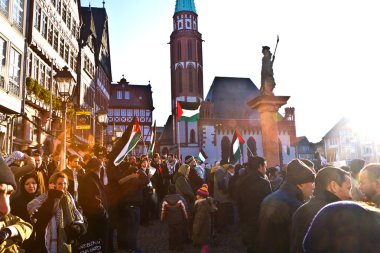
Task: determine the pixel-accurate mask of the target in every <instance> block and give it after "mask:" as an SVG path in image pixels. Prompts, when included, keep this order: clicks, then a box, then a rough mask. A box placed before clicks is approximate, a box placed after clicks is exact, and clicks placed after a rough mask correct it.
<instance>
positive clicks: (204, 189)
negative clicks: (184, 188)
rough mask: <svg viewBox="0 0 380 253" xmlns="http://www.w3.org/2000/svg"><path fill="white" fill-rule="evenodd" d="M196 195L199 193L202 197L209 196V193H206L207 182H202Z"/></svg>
mask: <svg viewBox="0 0 380 253" xmlns="http://www.w3.org/2000/svg"><path fill="white" fill-rule="evenodd" d="M197 195H199V196H201V197H204V198H207V197H208V196H209V194H208V185H207V184H203V185H202V187H201V188H199V189H198V191H197Z"/></svg>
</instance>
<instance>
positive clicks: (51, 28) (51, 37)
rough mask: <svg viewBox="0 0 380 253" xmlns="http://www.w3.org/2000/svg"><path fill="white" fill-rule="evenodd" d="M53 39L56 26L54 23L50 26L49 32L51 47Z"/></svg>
mask: <svg viewBox="0 0 380 253" xmlns="http://www.w3.org/2000/svg"><path fill="white" fill-rule="evenodd" d="M53 37H54V26H53V24H52V23H50V24H49V30H48V38H47V40H48V42H49V44H50V45H51V46H53Z"/></svg>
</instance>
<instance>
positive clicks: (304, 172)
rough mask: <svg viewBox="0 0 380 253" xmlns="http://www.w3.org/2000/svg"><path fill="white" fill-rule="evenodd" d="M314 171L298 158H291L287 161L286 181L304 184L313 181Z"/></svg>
mask: <svg viewBox="0 0 380 253" xmlns="http://www.w3.org/2000/svg"><path fill="white" fill-rule="evenodd" d="M314 180H315V173H314V171H313V170H312V169H310V168H309V167H308V166H307V165H306V164H305V163H303V162H302V161H301V160H299V159H293V160H292V161H290V163H288V166H287V172H286V181H287V182H289V183H291V184H295V185H297V184H304V183H309V182H314Z"/></svg>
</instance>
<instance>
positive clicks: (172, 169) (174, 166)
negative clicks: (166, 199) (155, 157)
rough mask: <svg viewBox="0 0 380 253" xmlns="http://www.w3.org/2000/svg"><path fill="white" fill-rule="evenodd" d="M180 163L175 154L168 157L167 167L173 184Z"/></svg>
mask: <svg viewBox="0 0 380 253" xmlns="http://www.w3.org/2000/svg"><path fill="white" fill-rule="evenodd" d="M179 166H180V163H179V162H178V160H177V159H176V158H175V157H174V155H173V154H169V155H168V160H167V161H166V167H167V168H168V173H169V179H170V181H171V182H172V183H173V176H174V173H176V172H177V171H178V169H179Z"/></svg>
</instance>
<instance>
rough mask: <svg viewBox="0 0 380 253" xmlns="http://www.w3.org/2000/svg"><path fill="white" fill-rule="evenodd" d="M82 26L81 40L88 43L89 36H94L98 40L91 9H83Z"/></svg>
mask: <svg viewBox="0 0 380 253" xmlns="http://www.w3.org/2000/svg"><path fill="white" fill-rule="evenodd" d="M80 11H81V17H82V26H81V28H80V38H81V41H82V42H83V43H86V42H87V39H88V36H90V34H92V35H93V36H94V37H95V38H96V30H95V24H94V20H93V17H92V13H91V8H90V7H81V9H80Z"/></svg>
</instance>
